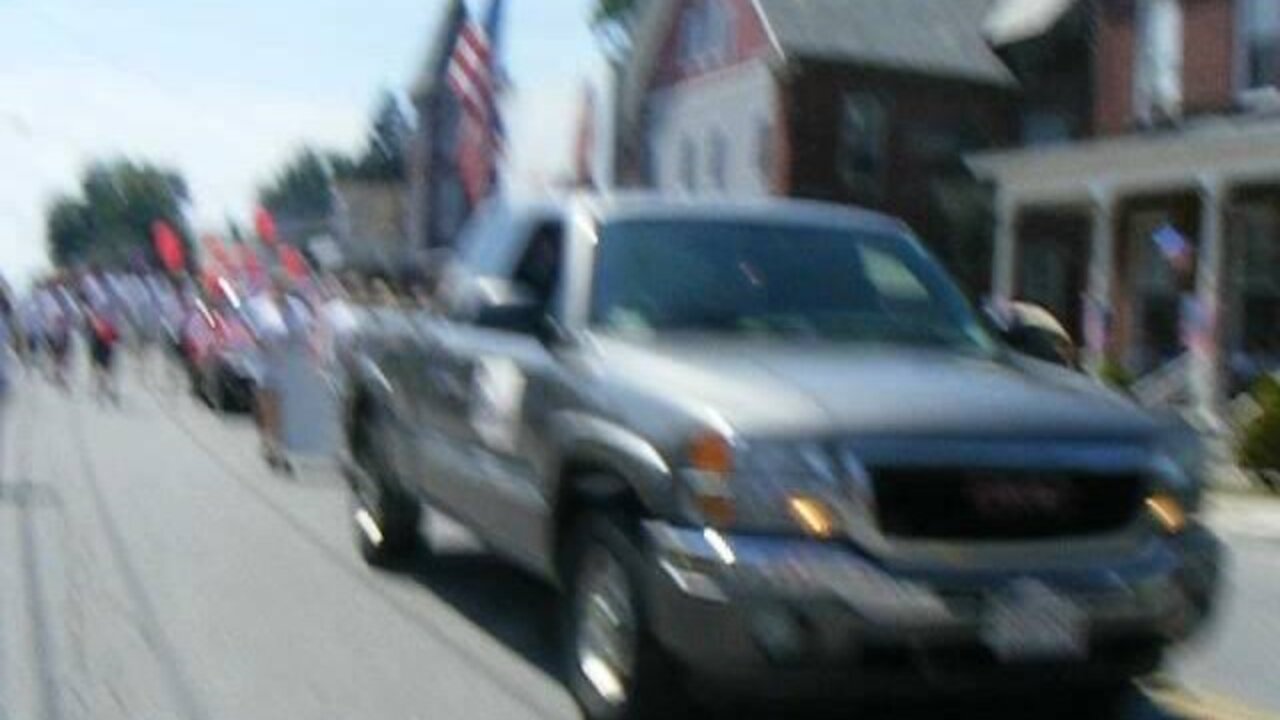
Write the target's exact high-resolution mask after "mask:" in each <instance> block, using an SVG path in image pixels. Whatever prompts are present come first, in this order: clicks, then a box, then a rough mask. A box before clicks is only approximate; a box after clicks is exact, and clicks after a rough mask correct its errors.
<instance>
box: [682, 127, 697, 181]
mask: <svg viewBox="0 0 1280 720" xmlns="http://www.w3.org/2000/svg"><path fill="white" fill-rule="evenodd" d="M680 186H681V187H683V188H684V189H685V190H688V191H689V192H693V191H695V190H697V189H698V146H697V145H695V144H694V142H693V140H690V139H689V138H685V139H684V140H682V141H681V142H680Z"/></svg>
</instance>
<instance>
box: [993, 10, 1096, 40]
mask: <svg viewBox="0 0 1280 720" xmlns="http://www.w3.org/2000/svg"><path fill="white" fill-rule="evenodd" d="M1079 4H1080V2H1079V0H995V1H994V3H993V4H992V7H991V11H990V12H988V13H987V19H986V22H984V23H983V28H982V30H983V34H984V35H985V36H986V37H987V39H988V40H989V41H991V43H992V44H993V45H995V46H997V47H1003V46H1005V45H1012V44H1014V43H1017V42H1021V41H1023V40H1030V39H1032V38H1036V37H1040V36H1041V35H1044V34H1045V33H1047V32H1048V31H1049V30H1050V29H1052V28H1053V26H1054V25H1056V24H1057V23H1058V21H1060V20H1061V19H1062V18H1063V16H1065V15H1066V14H1067V13H1068V11H1070V10H1071V9H1072V8H1074V7H1075V6H1077V5H1079Z"/></svg>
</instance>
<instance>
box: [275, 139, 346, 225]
mask: <svg viewBox="0 0 1280 720" xmlns="http://www.w3.org/2000/svg"><path fill="white" fill-rule="evenodd" d="M329 167H330V164H329V158H328V156H325V155H321V154H320V153H319V152H317V151H316V150H314V149H312V148H303V149H301V150H299V151H298V152H297V153H296V154H295V155H294V156H293V158H292V159H290V160H289V162H288V163H286V164H285V166H284V168H283V169H282V170H281V171H280V172H279V173H277V174H276V176H275V177H274V178H273V179H272V180H271V182H269V183H268V184H266V185H264V186H262V187H261V188H259V189H258V202H259V203H260V204H261V205H262V206H263V207H265V208H267V209H268V210H270V211H271V212H272V213H273V214H276V215H284V216H290V217H322V216H326V215H328V214H329V212H330V210H332V207H333V196H332V194H331V193H330V187H329V186H330V179H331V175H330V169H329Z"/></svg>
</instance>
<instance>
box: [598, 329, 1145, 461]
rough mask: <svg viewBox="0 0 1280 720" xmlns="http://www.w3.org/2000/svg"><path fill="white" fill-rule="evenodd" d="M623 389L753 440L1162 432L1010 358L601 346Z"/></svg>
mask: <svg viewBox="0 0 1280 720" xmlns="http://www.w3.org/2000/svg"><path fill="white" fill-rule="evenodd" d="M599 347H600V349H601V351H602V360H603V362H604V365H605V367H606V368H608V371H609V372H611V373H616V377H617V379H618V381H619V382H624V383H627V384H629V385H632V386H635V385H640V386H642V387H643V388H644V389H645V390H647V391H648V392H652V393H657V394H659V395H660V396H662V397H666V398H668V399H670V400H672V401H675V402H680V403H686V404H693V405H696V406H699V409H700V410H703V411H711V412H714V413H716V414H718V415H719V416H720V417H722V418H723V419H724V420H725V421H727V422H729V423H730V424H731V425H732V426H734V427H735V429H737V430H738V431H739V432H742V433H744V434H747V435H748V436H750V435H756V434H760V435H802V434H803V435H811V434H819V435H826V436H830V435H833V434H854V435H865V436H878V435H885V436H901V435H921V436H929V437H937V438H974V439H984V440H989V439H996V438H1009V439H1014V438H1018V439H1032V438H1046V439H1047V438H1053V439H1056V440H1106V441H1117V440H1139V439H1145V438H1149V437H1151V436H1152V435H1153V434H1154V432H1155V431H1156V422H1155V421H1154V420H1153V419H1152V418H1150V417H1149V416H1148V415H1147V414H1146V413H1144V412H1142V411H1141V410H1139V409H1137V408H1136V407H1135V406H1133V405H1132V404H1131V403H1129V402H1128V401H1126V400H1124V399H1123V398H1121V397H1120V396H1118V395H1116V394H1115V393H1112V392H1110V391H1108V390H1106V389H1105V388H1103V387H1101V386H1100V385H1098V384H1097V383H1095V382H1093V381H1092V380H1090V379H1089V378H1087V377H1084V376H1082V375H1079V374H1077V373H1073V372H1070V371H1068V370H1065V369H1062V368H1058V367H1055V366H1051V365H1047V364H1044V363H1040V362H1037V361H1033V360H1029V359H1026V360H1024V359H1022V358H1020V357H1017V356H1012V355H1011V354H1009V355H1004V356H998V357H993V358H986V357H974V356H968V355H964V354H958V353H956V352H953V351H947V350H935V349H922V348H914V347H903V346H878V345H849V344H842V345H836V344H817V343H794V342H779V341H730V342H725V341H723V340H720V339H717V340H714V341H713V340H707V339H681V340H660V341H650V342H643V343H642V342H630V341H622V340H613V339H608V340H602V341H601V342H600V344H599Z"/></svg>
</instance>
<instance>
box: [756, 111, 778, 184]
mask: <svg viewBox="0 0 1280 720" xmlns="http://www.w3.org/2000/svg"><path fill="white" fill-rule="evenodd" d="M776 153H777V150H776V149H775V147H774V139H773V123H771V122H769V121H768V120H766V119H764V118H761V119H759V120H757V121H756V168H757V169H758V170H759V171H760V179H761V181H762V182H761V184H762V185H764V186H765V187H766V188H772V187H773V166H774V162H775V158H776Z"/></svg>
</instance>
